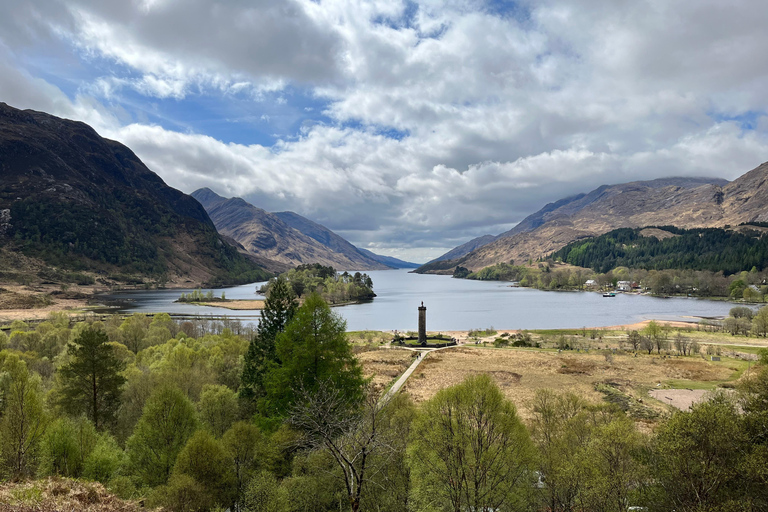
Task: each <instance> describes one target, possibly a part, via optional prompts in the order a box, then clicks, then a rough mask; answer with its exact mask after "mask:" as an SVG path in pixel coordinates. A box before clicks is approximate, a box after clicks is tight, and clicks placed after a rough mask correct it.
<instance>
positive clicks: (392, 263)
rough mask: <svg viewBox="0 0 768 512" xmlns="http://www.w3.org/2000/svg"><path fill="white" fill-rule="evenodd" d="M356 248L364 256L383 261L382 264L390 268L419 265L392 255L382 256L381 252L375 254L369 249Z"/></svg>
mask: <svg viewBox="0 0 768 512" xmlns="http://www.w3.org/2000/svg"><path fill="white" fill-rule="evenodd" d="M357 250H358V251H360V252H362V253H363V254H365V255H366V256H369V257H370V258H373V259H374V260H376V261H378V262H379V263H383V264H384V265H387V266H389V267H390V268H416V267H418V266H419V264H418V263H412V262H410V261H405V260H401V259H399V258H395V257H393V256H382V255H381V254H376V253H374V252H371V251H369V250H368V249H361V248H359V247H358V249H357Z"/></svg>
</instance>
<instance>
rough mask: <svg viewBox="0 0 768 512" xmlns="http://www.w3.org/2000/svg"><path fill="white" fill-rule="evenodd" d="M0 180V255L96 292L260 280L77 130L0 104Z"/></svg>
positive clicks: (93, 136)
mask: <svg viewBox="0 0 768 512" xmlns="http://www.w3.org/2000/svg"><path fill="white" fill-rule="evenodd" d="M0 175H2V181H1V182H0V211H2V212H3V213H2V215H0V217H1V220H2V229H1V231H2V232H0V246H2V249H3V250H4V251H11V252H21V253H23V254H24V255H25V256H28V257H33V258H36V259H37V260H38V261H40V262H42V263H43V264H45V265H52V266H54V267H60V268H67V269H70V270H75V271H92V272H95V273H96V274H97V275H102V276H103V277H101V278H100V279H102V281H104V282H105V283H106V282H107V281H105V279H107V277H106V276H108V275H110V274H114V273H125V272H127V273H130V274H135V275H140V276H143V278H150V279H152V280H154V281H156V282H163V283H169V284H174V283H176V284H185V285H188V284H189V283H192V284H195V285H200V284H202V283H204V282H207V283H214V282H215V283H226V282H230V281H231V280H232V279H234V280H235V281H237V280H238V279H237V278H236V277H235V275H234V274H238V273H239V274H242V275H243V276H244V275H245V274H247V273H251V276H252V277H256V276H258V277H259V278H260V279H262V278H265V277H267V276H268V274H267V273H266V272H264V271H263V270H262V269H261V268H260V267H258V266H257V265H256V264H255V263H253V261H251V260H250V259H248V258H246V257H245V256H243V255H241V254H240V253H239V252H238V251H237V249H236V248H235V247H233V246H231V245H230V244H228V243H227V242H226V240H224V239H223V238H222V237H220V236H219V234H218V233H217V232H216V229H215V227H214V224H213V222H212V221H211V219H210V218H209V216H208V214H207V213H206V212H205V209H203V208H202V207H201V205H200V204H199V202H198V201H196V200H195V199H193V198H191V197H190V196H188V195H186V194H184V193H183V192H181V191H179V190H176V189H174V188H172V187H169V186H168V185H166V184H165V182H164V181H163V180H162V179H161V178H160V177H159V176H158V175H157V174H155V173H154V172H152V171H151V170H150V169H149V168H147V167H146V165H144V163H143V162H142V161H141V160H140V159H139V158H138V157H137V156H136V155H135V154H134V153H133V152H132V151H131V150H130V149H129V148H128V147H126V146H124V145H123V144H120V143H119V142H116V141H112V140H109V139H106V138H103V137H101V136H100V135H99V134H98V133H97V132H96V131H95V130H94V129H93V128H92V127H90V126H88V125H87V124H85V123H82V122H78V121H71V120H67V119H62V118H58V117H55V116H52V115H50V114H46V113H44V112H36V111H32V110H19V109H16V108H14V107H11V106H9V105H7V104H5V103H0ZM49 274H50V273H49ZM54 274H55V273H54Z"/></svg>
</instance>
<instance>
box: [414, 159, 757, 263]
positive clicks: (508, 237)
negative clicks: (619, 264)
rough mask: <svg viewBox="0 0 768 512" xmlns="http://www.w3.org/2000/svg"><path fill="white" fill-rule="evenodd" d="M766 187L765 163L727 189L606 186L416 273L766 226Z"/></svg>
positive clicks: (690, 183) (719, 185)
mask: <svg viewBox="0 0 768 512" xmlns="http://www.w3.org/2000/svg"><path fill="white" fill-rule="evenodd" d="M766 180H768V163H766V164H763V165H761V166H759V167H757V168H756V169H754V170H752V171H750V172H748V173H746V174H744V175H743V176H741V177H739V178H738V179H736V180H734V181H733V182H730V183H729V182H728V181H727V180H723V179H712V178H663V179H658V180H652V181H636V182H632V183H624V184H620V185H604V186H601V187H599V188H597V189H595V190H593V191H592V192H589V193H587V194H579V195H576V196H572V197H568V198H565V199H561V200H560V201H557V202H555V203H550V204H548V205H546V206H544V208H542V209H541V210H539V211H538V212H536V213H534V214H532V215H529V216H528V217H526V218H525V219H523V221H521V222H520V223H519V224H518V225H517V226H515V227H514V228H513V229H511V230H509V231H507V232H505V233H501V234H500V235H497V236H495V237H489V236H485V237H481V238H479V239H475V240H472V241H470V242H468V243H466V244H464V245H462V246H459V247H457V248H455V249H453V250H452V251H450V252H448V253H446V254H445V255H443V256H441V257H440V258H437V259H436V260H433V261H431V262H429V263H427V264H426V265H423V266H422V267H419V268H418V269H417V270H416V272H420V273H439V274H450V273H452V272H453V269H454V268H455V267H456V266H457V265H460V266H462V267H466V268H468V269H469V270H472V271H477V270H480V269H482V268H484V267H487V266H489V265H494V264H496V263H500V262H505V263H508V262H510V261H514V262H515V263H517V264H523V263H526V262H527V261H528V260H535V259H538V258H540V257H542V256H547V255H549V254H551V253H552V252H554V251H556V250H558V249H560V248H561V247H563V246H565V245H566V244H568V243H570V242H573V241H575V240H580V239H583V238H588V237H593V236H598V235H601V234H603V233H606V232H608V231H611V230H613V229H617V228H625V227H626V228H637V227H644V226H663V225H670V226H677V227H681V228H700V227H722V226H725V225H736V224H740V223H742V222H764V221H766V220H768V184H767V183H766ZM473 246H474V247H473Z"/></svg>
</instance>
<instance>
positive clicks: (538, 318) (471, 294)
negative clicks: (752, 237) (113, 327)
mask: <svg viewBox="0 0 768 512" xmlns="http://www.w3.org/2000/svg"><path fill="white" fill-rule="evenodd" d="M368 274H369V275H370V276H371V278H372V279H373V284H374V290H375V291H376V294H377V295H378V296H377V297H376V299H374V300H373V302H370V303H367V304H356V305H352V306H344V307H340V308H336V309H335V311H336V312H338V313H339V314H341V315H342V316H343V317H344V318H345V319H346V320H347V328H348V329H349V330H362V329H375V330H391V329H399V330H416V329H417V309H416V308H417V307H418V306H419V304H420V303H421V301H424V305H425V306H426V307H427V329H429V330H430V331H449V330H469V329H474V328H485V327H491V326H492V327H495V328H496V329H559V328H578V327H584V326H586V327H599V326H608V325H618V324H627V323H634V322H638V321H641V320H647V319H651V318H654V319H663V320H690V319H691V317H718V316H726V315H727V314H728V310H729V309H730V308H731V307H733V304H731V303H728V302H716V301H708V300H700V299H686V298H673V299H659V298H654V297H647V296H638V295H624V294H617V296H616V297H615V298H604V297H603V296H602V295H600V294H598V293H589V292H543V291H539V290H532V289H528V288H511V287H509V285H508V284H507V283H499V282H483V281H469V280H465V279H452V278H450V277H447V276H434V275H420V274H409V273H408V272H407V271H405V270H382V271H373V272H369V273H368ZM259 286H260V283H254V284H249V285H243V286H237V287H234V288H226V289H225V290H223V291H224V292H225V293H226V296H227V298H228V299H256V298H263V297H261V296H258V295H256V294H255V290H256V289H257V288H258V287H259ZM187 291H189V290H152V291H130V292H121V293H117V294H111V295H108V296H104V299H105V300H109V301H114V300H118V301H120V302H121V303H122V304H123V307H121V311H124V312H144V313H150V312H159V311H165V312H168V313H171V314H179V315H194V316H201V317H205V316H222V315H226V316H229V317H237V318H241V319H242V320H243V321H255V320H256V319H257V318H258V312H255V311H231V310H228V309H224V308H209V307H201V306H194V305H191V304H180V303H174V302H173V301H174V300H176V299H178V298H179V295H180V294H181V293H182V292H187ZM221 291H222V290H214V294H215V295H216V296H220V295H221Z"/></svg>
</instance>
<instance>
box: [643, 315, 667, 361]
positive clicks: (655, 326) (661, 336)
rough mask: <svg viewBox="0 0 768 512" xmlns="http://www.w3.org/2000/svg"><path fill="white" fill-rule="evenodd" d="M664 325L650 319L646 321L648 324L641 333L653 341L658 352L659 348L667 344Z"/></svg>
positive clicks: (659, 352)
mask: <svg viewBox="0 0 768 512" xmlns="http://www.w3.org/2000/svg"><path fill="white" fill-rule="evenodd" d="M665 327H666V326H665V325H660V324H659V323H657V322H656V321H655V320H651V321H650V322H648V325H646V326H645V329H643V334H645V336H646V337H648V338H649V339H650V340H651V341H652V342H653V344H654V346H655V347H656V352H657V353H658V354H661V349H662V348H666V346H667V333H666V328H665ZM649 354H650V352H649Z"/></svg>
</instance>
